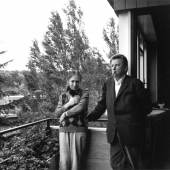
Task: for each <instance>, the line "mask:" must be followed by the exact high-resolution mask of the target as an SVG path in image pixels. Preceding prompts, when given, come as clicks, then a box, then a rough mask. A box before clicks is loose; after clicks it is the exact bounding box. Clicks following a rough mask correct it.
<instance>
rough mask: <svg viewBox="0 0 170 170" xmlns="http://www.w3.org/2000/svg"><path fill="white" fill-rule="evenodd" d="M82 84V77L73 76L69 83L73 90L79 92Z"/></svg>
mask: <svg viewBox="0 0 170 170" xmlns="http://www.w3.org/2000/svg"><path fill="white" fill-rule="evenodd" d="M79 84H80V77H79V76H76V75H75V76H72V77H71V78H70V79H69V81H68V85H69V87H70V88H71V89H72V90H77V89H78V88H79Z"/></svg>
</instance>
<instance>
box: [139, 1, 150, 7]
mask: <svg viewBox="0 0 170 170" xmlns="http://www.w3.org/2000/svg"><path fill="white" fill-rule="evenodd" d="M147 1H148V0H137V8H142V7H147V6H148V3H147Z"/></svg>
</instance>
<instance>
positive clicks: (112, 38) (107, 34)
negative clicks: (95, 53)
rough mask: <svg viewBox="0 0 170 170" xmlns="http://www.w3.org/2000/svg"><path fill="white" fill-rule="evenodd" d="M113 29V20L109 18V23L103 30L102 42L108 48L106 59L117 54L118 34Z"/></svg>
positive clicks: (114, 28)
mask: <svg viewBox="0 0 170 170" xmlns="http://www.w3.org/2000/svg"><path fill="white" fill-rule="evenodd" d="M117 30H118V29H116V27H115V21H114V19H113V18H110V21H109V23H108V25H107V27H106V28H105V29H103V37H104V41H105V42H106V44H107V45H108V47H109V54H108V58H110V57H111V56H113V55H114V54H116V53H118V50H119V44H118V43H119V41H118V34H117Z"/></svg>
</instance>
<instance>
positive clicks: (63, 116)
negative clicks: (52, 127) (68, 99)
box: [59, 112, 67, 123]
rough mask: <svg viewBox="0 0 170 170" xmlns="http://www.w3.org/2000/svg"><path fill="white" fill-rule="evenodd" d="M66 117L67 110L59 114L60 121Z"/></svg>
mask: <svg viewBox="0 0 170 170" xmlns="http://www.w3.org/2000/svg"><path fill="white" fill-rule="evenodd" d="M66 117H67V112H64V113H63V114H62V115H61V116H60V120H59V122H60V123H61V122H62V121H63V120H64V119H65V118H66Z"/></svg>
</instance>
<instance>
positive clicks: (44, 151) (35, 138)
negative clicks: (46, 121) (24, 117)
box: [0, 125, 59, 170]
mask: <svg viewBox="0 0 170 170" xmlns="http://www.w3.org/2000/svg"><path fill="white" fill-rule="evenodd" d="M44 128H45V127H44V126H43V125H40V126H35V127H31V128H26V129H24V130H21V134H20V135H15V136H14V137H12V138H9V139H5V141H4V140H2V139H1V142H0V148H1V149H0V169H2V170H16V169H17V170H27V169H28V170H37V169H43V170H45V169H48V167H49V162H48V161H47V160H48V159H50V158H51V157H52V156H53V155H54V154H56V155H58V149H59V148H58V137H57V136H55V137H53V136H47V135H46V134H45V130H44Z"/></svg>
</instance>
